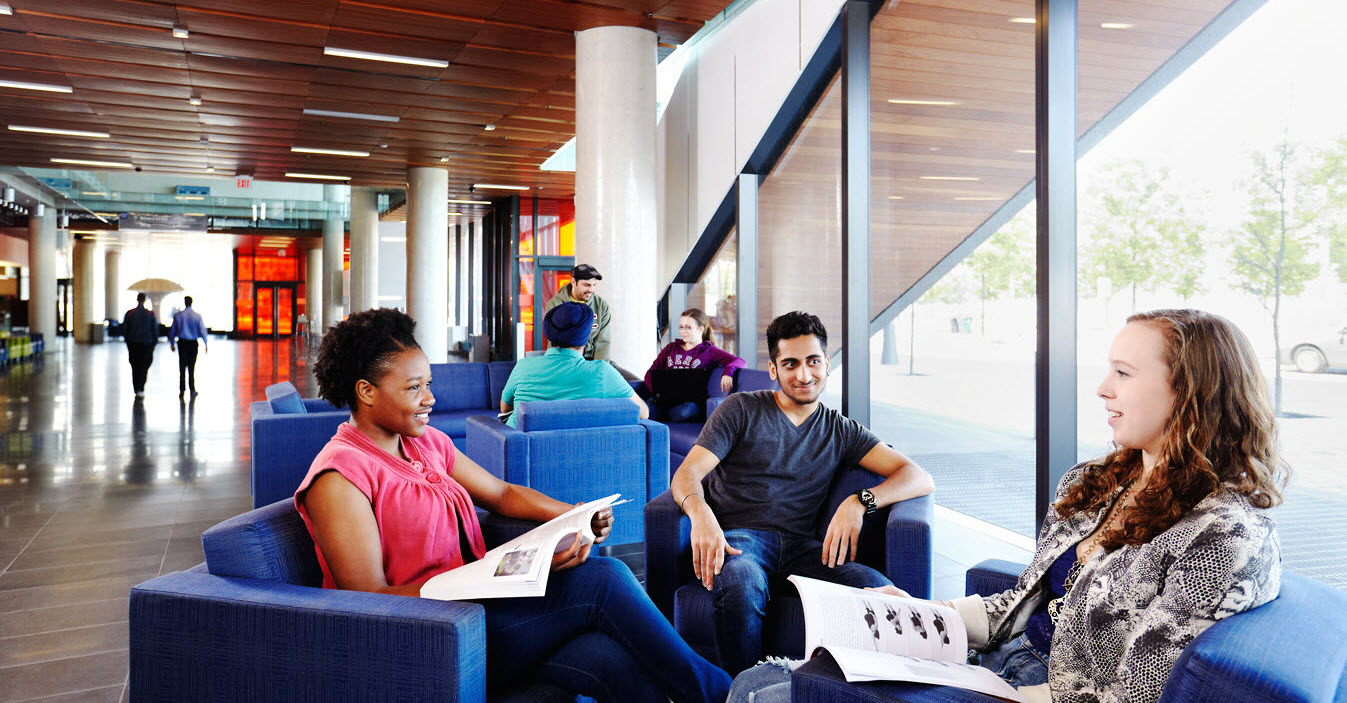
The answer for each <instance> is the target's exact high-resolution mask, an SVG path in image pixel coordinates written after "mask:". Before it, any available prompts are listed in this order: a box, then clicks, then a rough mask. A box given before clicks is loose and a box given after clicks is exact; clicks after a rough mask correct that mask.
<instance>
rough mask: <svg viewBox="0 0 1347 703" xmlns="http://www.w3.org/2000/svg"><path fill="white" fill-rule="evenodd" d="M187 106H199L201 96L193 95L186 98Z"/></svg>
mask: <svg viewBox="0 0 1347 703" xmlns="http://www.w3.org/2000/svg"><path fill="white" fill-rule="evenodd" d="M187 104H188V105H200V104H201V96H200V95H193V96H192V97H190V98H187Z"/></svg>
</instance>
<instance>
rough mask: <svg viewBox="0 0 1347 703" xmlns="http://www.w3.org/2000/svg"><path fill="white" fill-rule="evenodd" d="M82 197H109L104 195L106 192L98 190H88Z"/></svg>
mask: <svg viewBox="0 0 1347 703" xmlns="http://www.w3.org/2000/svg"><path fill="white" fill-rule="evenodd" d="M82 195H88V196H90V197H100V196H101V197H106V196H107V193H104V192H102V191H98V190H86V191H84V192H83V193H82Z"/></svg>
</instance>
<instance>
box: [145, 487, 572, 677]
mask: <svg viewBox="0 0 1347 703" xmlns="http://www.w3.org/2000/svg"><path fill="white" fill-rule="evenodd" d="M479 512H480V511H479ZM529 526H530V525H529V524H528V523H521V522H519V521H499V522H496V521H493V520H492V519H491V518H489V517H488V518H487V519H485V520H484V521H483V523H482V527H483V532H484V533H485V536H486V538H487V543H488V545H495V544H499V543H501V542H503V541H505V540H507V539H509V538H511V537H513V536H515V535H516V534H518V533H519V531H520V530H522V529H525V528H527V527H529ZM202 544H203V546H204V547H205V551H206V563H205V564H202V565H199V566H197V567H195V568H193V569H191V570H190V571H179V572H176V573H172V574H167V575H164V576H161V577H159V578H156V579H153V580H151V581H147V582H145V583H142V584H140V585H138V586H136V587H134V588H132V589H131V605H130V645H131V677H130V687H129V693H130V700H132V701H135V702H136V703H148V702H150V701H155V702H160V701H162V702H165V703H167V702H173V703H182V702H184V701H205V700H210V701H249V702H251V701H394V700H398V701H457V702H481V701H485V700H486V663H485V658H486V654H485V631H484V625H483V623H484V615H483V610H482V606H480V605H478V604H476V603H466V602H454V601H437V600H429V599H421V598H408V597H404V596H390V595H384V594H378V593H358V592H353V591H335V590H325V589H323V588H322V587H321V586H322V572H321V571H320V569H319V566H318V559H317V556H316V555H315V553H314V548H313V540H311V539H310V538H309V534H308V531H307V530H306V529H305V527H304V523H303V520H302V519H301V518H300V516H299V513H298V512H297V511H296V510H295V507H294V502H293V501H292V500H289V499H287V500H282V501H279V502H277V503H274V504H272V505H268V506H266V507H263V508H259V509H257V510H253V511H251V512H248V513H245V514H243V515H239V516H237V517H234V518H230V519H229V520H226V521H225V522H223V523H220V524H219V525H216V526H215V527H212V528H211V529H209V530H207V531H206V533H205V534H203V535H202ZM492 700H493V701H513V700H529V701H536V700H556V701H560V700H572V701H574V700H575V698H574V696H570V697H567V696H565V695H563V694H562V693H561V692H560V691H557V690H555V689H550V688H545V687H540V686H530V687H527V688H526V689H522V690H517V691H510V692H502V694H501V695H499V696H495V695H493V697H492Z"/></svg>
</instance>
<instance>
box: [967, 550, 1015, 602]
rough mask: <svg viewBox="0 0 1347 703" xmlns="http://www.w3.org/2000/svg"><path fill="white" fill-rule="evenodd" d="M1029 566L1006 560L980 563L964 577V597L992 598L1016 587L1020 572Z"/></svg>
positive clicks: (990, 560) (989, 560) (988, 560)
mask: <svg viewBox="0 0 1347 703" xmlns="http://www.w3.org/2000/svg"><path fill="white" fill-rule="evenodd" d="M1026 566H1028V564H1020V563H1018V562H1013V561H1006V560H1005V559H987V560H985V561H981V562H978V563H977V564H976V565H974V566H973V568H971V569H969V570H968V574H967V575H965V576H964V595H969V596H991V595H995V594H997V593H1000V592H1001V591H1008V590H1010V589H1011V588H1014V587H1015V582H1016V581H1018V580H1019V579H1020V572H1021V571H1024V567H1026Z"/></svg>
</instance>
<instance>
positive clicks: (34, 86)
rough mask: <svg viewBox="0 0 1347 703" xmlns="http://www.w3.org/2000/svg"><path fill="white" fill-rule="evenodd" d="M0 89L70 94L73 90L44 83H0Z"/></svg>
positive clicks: (65, 86) (66, 86) (64, 86)
mask: <svg viewBox="0 0 1347 703" xmlns="http://www.w3.org/2000/svg"><path fill="white" fill-rule="evenodd" d="M0 88H18V89H20V90H42V91H46V92H48V93H70V92H74V90H75V89H74V88H71V87H70V86H68V85H48V84H46V83H29V82H27V81H0Z"/></svg>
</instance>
